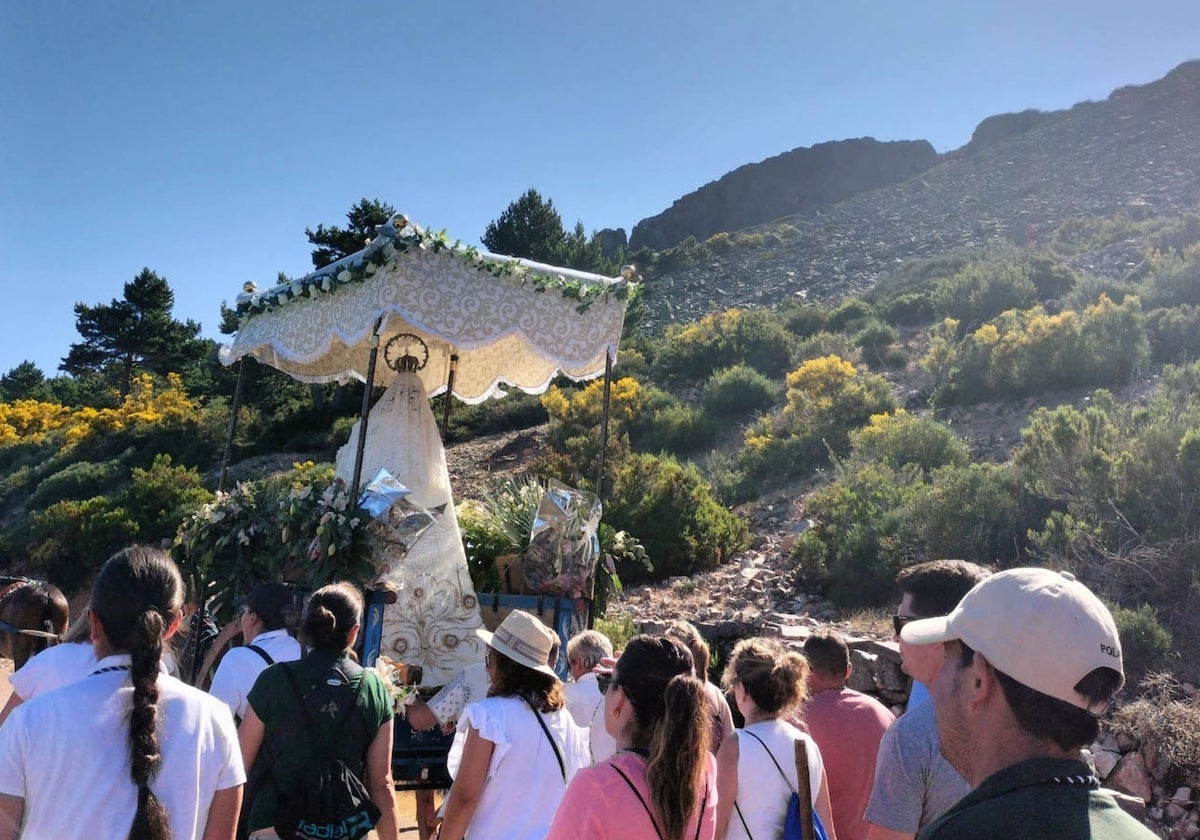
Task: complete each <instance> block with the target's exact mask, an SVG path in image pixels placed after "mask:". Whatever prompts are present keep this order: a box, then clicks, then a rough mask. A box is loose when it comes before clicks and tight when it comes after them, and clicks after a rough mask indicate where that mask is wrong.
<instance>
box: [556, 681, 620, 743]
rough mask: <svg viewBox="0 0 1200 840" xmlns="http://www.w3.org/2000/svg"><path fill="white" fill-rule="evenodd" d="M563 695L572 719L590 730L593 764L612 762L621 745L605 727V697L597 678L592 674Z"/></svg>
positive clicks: (571, 686)
mask: <svg viewBox="0 0 1200 840" xmlns="http://www.w3.org/2000/svg"><path fill="white" fill-rule="evenodd" d="M563 694H565V695H566V697H567V711H569V712H570V713H571V717H573V718H574V719H575V722H576V723H577V724H579V725H580V726H582V727H583V728H584V729H586V730H588V745H589V747H590V748H591V756H592V764H598V763H599V762H601V761H608V759H610V758H611V757H612V756H613V754H614V753H616V751H617V742H616V741H614V740H613V737H612V736H611V735H609V734H608V730H607V729H605V728H604V695H603V694H601V693H600V685H599V683H598V682H597V680H596V675H595V674H594V673H592V672H591V671H589V672H587V673H585V674H582V675H581V676H580V677H579V679H577V680H576V681H575V682H569V683H566V684H565V685H564V686H563Z"/></svg>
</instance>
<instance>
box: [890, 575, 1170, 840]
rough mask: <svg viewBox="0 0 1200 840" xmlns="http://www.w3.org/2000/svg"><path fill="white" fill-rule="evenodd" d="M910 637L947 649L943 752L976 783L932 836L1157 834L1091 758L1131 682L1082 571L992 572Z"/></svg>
mask: <svg viewBox="0 0 1200 840" xmlns="http://www.w3.org/2000/svg"><path fill="white" fill-rule="evenodd" d="M901 637H902V638H903V639H904V640H905V641H907V642H909V643H912V644H935V643H939V642H940V643H942V644H944V646H945V662H944V664H943V665H942V669H941V672H940V673H939V674H938V676H937V679H936V680H935V681H934V684H933V690H932V693H933V702H934V707H935V710H936V713H937V724H938V732H939V734H940V736H941V745H942V752H943V753H944V754H945V756H946V758H947V759H948V760H949V761H950V763H951V764H953V765H954V766H955V767H956V768H957V769H958V770H959V772H961V773H962V774H963V775H964V776H965V777H966V778H967V780H968V781H970V782H971V784H972V785H973V786H974V789H973V790H972V791H971V792H970V793H969V794H967V796H965V797H964V798H963V799H962V800H961V801H959V803H958V804H957V805H955V806H954V807H953V808H951V809H950V810H949V811H947V812H946V813H945V814H943V815H942V817H941V818H940V819H938V820H937V822H935V823H934V824H933V825H931V826H929V828H927V829H925V830H924V831H923V832H922V833H921V840H946V838H957V837H963V838H967V837H969V838H972V840H974V838H985V840H986V838H991V837H995V838H1005V840H1011V838H1015V837H1020V838H1031V840H1039V838H1046V840H1049V839H1050V838H1055V840H1059V838H1067V839H1068V840H1072V839H1073V838H1096V840H1126V838H1128V840H1141V838H1146V840H1149V838H1153V837H1155V836H1156V835H1155V834H1154V833H1153V832H1151V831H1150V830H1149V829H1147V828H1146V827H1145V826H1143V825H1141V824H1140V823H1138V822H1137V820H1135V819H1134V818H1133V817H1131V816H1129V815H1128V814H1126V813H1125V812H1124V811H1122V810H1121V808H1120V807H1119V806H1118V805H1117V803H1116V801H1115V800H1114V799H1113V798H1112V797H1111V796H1109V795H1108V794H1106V793H1103V792H1102V791H1100V789H1099V788H1100V782H1099V780H1098V779H1097V778H1096V777H1095V776H1094V775H1093V773H1092V770H1091V768H1090V767H1089V766H1088V765H1087V764H1085V763H1084V762H1083V761H1081V760H1080V755H1079V750H1080V749H1081V748H1082V747H1084V746H1085V745H1087V744H1090V743H1091V742H1092V741H1093V740H1095V738H1096V734H1097V732H1098V730H1099V721H1098V719H1097V717H1096V716H1097V715H1098V714H1102V713H1103V712H1104V711H1105V710H1106V709H1107V708H1108V704H1109V702H1110V700H1111V699H1112V696H1113V694H1115V693H1116V691H1117V689H1119V688H1120V687H1121V684H1122V683H1123V682H1124V680H1125V677H1124V674H1123V672H1122V667H1121V642H1120V639H1119V638H1118V637H1117V628H1116V625H1115V624H1114V623H1113V619H1112V616H1111V615H1110V614H1109V612H1108V609H1107V608H1106V607H1105V606H1104V604H1102V603H1101V602H1100V599H1099V598H1097V597H1096V596H1095V595H1093V594H1092V592H1091V591H1090V590H1088V588H1087V587H1085V586H1084V585H1083V584H1082V583H1080V582H1079V581H1077V580H1075V578H1074V576H1072V575H1071V574H1069V573H1067V572H1061V573H1060V572H1052V571H1049V570H1047V569H1011V570H1009V571H1006V572H1001V573H999V574H996V575H992V576H991V577H989V578H988V579H987V580H985V581H983V582H982V583H980V584H979V585H977V586H976V587H975V588H974V589H972V590H971V591H970V592H968V593H967V595H966V596H965V597H964V598H963V600H962V602H961V603H959V605H958V606H957V607H956V608H955V609H954V611H953V612H951V613H950V615H948V616H944V617H942V618H931V619H925V620H922V621H913V622H910V623H908V624H906V625H905V626H904V628H903V629H902V630H901Z"/></svg>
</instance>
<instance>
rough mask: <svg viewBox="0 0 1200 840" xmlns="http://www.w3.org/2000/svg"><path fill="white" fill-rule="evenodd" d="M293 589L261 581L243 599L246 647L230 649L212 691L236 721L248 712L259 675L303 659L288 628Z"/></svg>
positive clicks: (215, 675)
mask: <svg viewBox="0 0 1200 840" xmlns="http://www.w3.org/2000/svg"><path fill="white" fill-rule="evenodd" d="M292 604H293V599H292V590H291V589H290V588H289V587H287V586H286V585H284V584H282V583H260V584H259V585H258V586H256V587H254V588H253V589H251V590H250V592H249V593H247V595H246V597H245V598H244V599H243V601H242V606H241V613H240V615H239V617H238V620H239V621H240V622H241V626H242V640H243V641H244V642H245V643H246V644H245V646H244V647H235V648H230V650H229V651H228V652H226V654H225V655H224V656H223V657H221V664H220V665H218V666H217V671H216V673H215V674H213V679H212V686H211V687H210V688H209V693H210V694H212V695H213V696H214V697H217V698H219V699H220V700H223V701H224V702H225V705H227V706H228V707H229V709H230V711H232V712H233V716H234V719H235V720H239V721H240V720H241V719H242V717H243V716H244V715H245V714H246V695H248V694H249V693H250V689H251V688H253V687H254V681H255V680H257V679H258V675H259V674H261V673H262V672H263V671H265V670H266V669H267V666H268V665H271V664H272V663H275V662H291V661H292V660H294V659H299V658H300V653H301V651H300V643H299V642H297V641H296V640H295V639H293V638H292V637H291V636H290V635H289V634H288V631H287V613H288V611H289V610H291V609H292Z"/></svg>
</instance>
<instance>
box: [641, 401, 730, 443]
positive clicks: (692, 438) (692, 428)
mask: <svg viewBox="0 0 1200 840" xmlns="http://www.w3.org/2000/svg"><path fill="white" fill-rule="evenodd" d="M648 418H649V422H645V421H644V420H643V419H642V418H638V419H637V420H635V421H634V422H632V423H630V426H629V442H630V445H631V446H632V447H633V448H634V449H635V450H636V451H640V452H671V453H674V454H684V453H688V452H695V451H696V450H698V449H703V448H704V447H706V446H708V445H709V444H710V443H711V442H712V440H713V438H714V436H715V434H716V427H715V425H714V424H713V423H712V421H710V420H709V418H708V417H707V416H705V414H704V413H703V412H701V411H699V410H698V409H695V408H692V407H691V406H690V405H683V404H682V403H679V402H672V403H671V404H670V405H664V406H662V407H661V408H658V409H657V410H655V411H654V412H653V413H652V414H649V415H648Z"/></svg>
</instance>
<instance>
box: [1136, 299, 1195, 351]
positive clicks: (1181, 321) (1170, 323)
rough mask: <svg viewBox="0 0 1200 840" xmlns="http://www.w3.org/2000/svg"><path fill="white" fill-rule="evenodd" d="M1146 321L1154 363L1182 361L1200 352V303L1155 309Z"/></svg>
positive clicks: (1148, 314) (1147, 316) (1147, 315)
mask: <svg viewBox="0 0 1200 840" xmlns="http://www.w3.org/2000/svg"><path fill="white" fill-rule="evenodd" d="M1145 323H1146V338H1147V339H1148V341H1149V343H1150V358H1151V360H1153V361H1154V362H1157V363H1159V364H1178V363H1181V362H1187V361H1191V360H1192V359H1195V358H1196V357H1197V356H1198V355H1200V306H1188V305H1183V306H1175V307H1171V308H1169V309H1153V310H1151V311H1150V312H1147V313H1146V322H1145Z"/></svg>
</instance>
